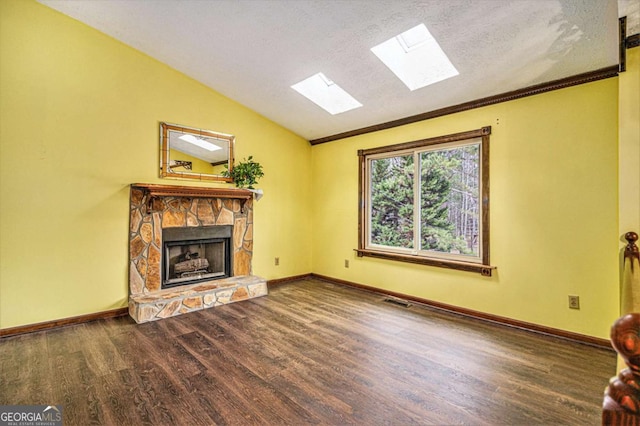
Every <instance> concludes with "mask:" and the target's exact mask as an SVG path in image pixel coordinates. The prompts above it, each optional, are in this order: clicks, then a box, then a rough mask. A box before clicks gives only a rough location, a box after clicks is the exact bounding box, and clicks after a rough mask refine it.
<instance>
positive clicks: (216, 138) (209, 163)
mask: <svg viewBox="0 0 640 426" xmlns="http://www.w3.org/2000/svg"><path fill="white" fill-rule="evenodd" d="M234 143H235V137H234V136H232V135H227V134H225V133H218V132H213V131H210V130H203V129H196V128H193V127H187V126H182V125H178V124H171V123H164V122H161V123H160V177H162V178H178V179H192V180H209V181H221V182H233V180H232V179H231V178H230V177H225V176H223V175H222V172H223V171H225V170H227V169H225V167H224V166H225V165H226V166H227V168H228V170H229V172H231V170H232V168H233V148H234ZM203 146H204V147H208V149H204V148H203ZM212 148H213V150H211V149H212Z"/></svg>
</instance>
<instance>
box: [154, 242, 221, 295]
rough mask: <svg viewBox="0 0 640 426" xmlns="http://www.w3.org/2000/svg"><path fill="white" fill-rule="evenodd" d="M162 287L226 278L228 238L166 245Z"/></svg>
mask: <svg viewBox="0 0 640 426" xmlns="http://www.w3.org/2000/svg"><path fill="white" fill-rule="evenodd" d="M164 249H165V253H164V255H165V257H164V259H165V263H164V279H163V283H162V285H163V287H173V286H177V285H184V284H188V283H189V284H190V283H194V282H199V281H205V280H213V279H220V278H226V277H228V276H229V257H230V256H229V239H227V238H212V239H205V240H195V241H171V242H165V247H164Z"/></svg>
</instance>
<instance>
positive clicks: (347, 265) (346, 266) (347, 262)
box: [344, 259, 349, 268]
mask: <svg viewBox="0 0 640 426" xmlns="http://www.w3.org/2000/svg"><path fill="white" fill-rule="evenodd" d="M344 267H345V268H348V267H349V259H345V260H344Z"/></svg>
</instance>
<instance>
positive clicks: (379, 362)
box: [0, 279, 615, 425]
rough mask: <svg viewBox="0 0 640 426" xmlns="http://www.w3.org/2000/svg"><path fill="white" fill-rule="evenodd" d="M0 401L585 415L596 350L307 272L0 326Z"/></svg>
mask: <svg viewBox="0 0 640 426" xmlns="http://www.w3.org/2000/svg"><path fill="white" fill-rule="evenodd" d="M0 359H1V360H2V363H1V364H0V403H1V404H4V405H8V404H34V403H42V404H61V405H63V407H64V415H65V424H66V425H89V424H106V425H111V424H113V425H120V424H149V425H165V424H166V425H169V424H170V425H182V424H184V425H211V424H217V425H240V424H242V425H245V424H256V425H272V424H278V425H280V424H295V425H299V424H300V425H301V424H328V425H337V424H340V425H342V424H358V425H360V424H367V425H374V424H375V425H378V424H392V425H400V424H402V425H410V424H421V425H422V424H474V425H495V424H527V425H536V424H540V425H542V424H576V425H579V424H580V425H582V424H599V422H600V404H601V401H602V391H603V389H604V387H605V386H606V384H607V382H608V378H609V377H611V376H613V375H614V373H615V354H614V353H613V352H611V351H608V350H604V349H599V348H594V347H589V346H585V345H580V344H576V343H573V342H569V341H564V340H561V339H557V338H553V337H547V336H542V335H537V334H534V333H530V332H526V331H522V330H518V329H513V328H508V327H504V326H499V325H494V324H490V323H487V322H483V321H478V320H475V319H471V318H466V317H463V316H459V315H453V314H450V313H447V312H443V311H441V310H438V309H434V308H431V307H425V306H421V305H419V304H415V303H413V304H412V305H411V306H410V307H408V308H404V307H401V306H398V305H393V304H389V303H386V302H384V296H382V295H380V294H375V293H370V292H367V291H364V290H360V289H353V288H349V287H343V286H340V285H336V284H333V283H327V282H324V281H319V280H314V279H304V280H299V281H294V282H291V283H287V284H282V285H280V286H278V287H275V288H273V289H271V290H270V294H269V295H268V296H267V297H263V298H257V299H251V300H248V301H244V302H241V303H234V304H230V305H224V306H220V307H217V308H213V309H208V310H204V311H199V312H195V313H192V314H187V315H182V316H179V317H175V318H168V319H165V320H162V321H159V322H154V323H147V324H135V323H134V322H133V321H132V320H131V319H129V318H111V319H107V320H100V321H95V322H93V323H86V324H79V325H75V326H69V327H64V328H60V329H53V330H46V331H42V332H37V333H32V334H29V335H22V336H13V337H9V338H5V339H1V340H0Z"/></svg>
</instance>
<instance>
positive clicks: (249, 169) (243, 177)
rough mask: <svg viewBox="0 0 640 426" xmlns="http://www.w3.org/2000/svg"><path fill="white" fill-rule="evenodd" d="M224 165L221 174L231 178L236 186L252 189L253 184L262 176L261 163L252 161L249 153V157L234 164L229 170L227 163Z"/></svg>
mask: <svg viewBox="0 0 640 426" xmlns="http://www.w3.org/2000/svg"><path fill="white" fill-rule="evenodd" d="M224 167H225V169H226V170H224V171H223V172H222V175H223V176H225V177H230V178H231V179H233V182H234V183H235V184H236V186H237V187H238V188H247V189H254V188H253V185H255V184H257V183H258V179H260V178H261V177H262V176H264V172H263V171H262V165H261V164H260V163H257V162H255V161H253V156H251V155H250V156H249V158H247V159H243V160H242V161H240V162H239V163H237V164H234V166H233V169H231V171H229V167H228V166H227V165H225V166H224Z"/></svg>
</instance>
